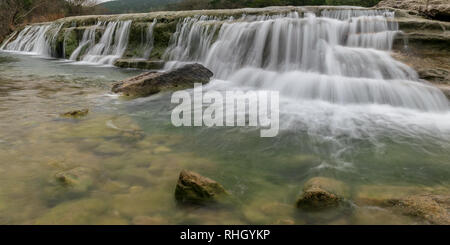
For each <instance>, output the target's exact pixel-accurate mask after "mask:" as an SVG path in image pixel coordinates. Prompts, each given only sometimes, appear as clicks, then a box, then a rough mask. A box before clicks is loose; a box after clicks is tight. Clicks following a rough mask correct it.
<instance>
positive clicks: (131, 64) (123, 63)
mask: <svg viewBox="0 0 450 245" xmlns="http://www.w3.org/2000/svg"><path fill="white" fill-rule="evenodd" d="M164 64H165V62H164V61H150V60H140V59H118V60H116V61H115V62H114V65H115V66H117V67H120V68H137V69H143V70H160V69H162V68H164Z"/></svg>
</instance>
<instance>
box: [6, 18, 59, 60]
mask: <svg viewBox="0 0 450 245" xmlns="http://www.w3.org/2000/svg"><path fill="white" fill-rule="evenodd" d="M61 28H62V24H60V25H55V24H48V25H37V26H26V27H25V28H24V29H23V30H22V31H21V32H20V33H19V34H18V35H17V37H16V39H15V40H13V41H11V42H9V41H10V40H8V41H7V42H6V43H5V44H4V45H3V46H2V48H1V49H2V50H8V51H16V52H23V53H29V54H34V55H41V56H45V57H51V56H52V48H51V47H52V44H54V42H55V41H56V37H57V35H58V32H59V31H60V30H61Z"/></svg>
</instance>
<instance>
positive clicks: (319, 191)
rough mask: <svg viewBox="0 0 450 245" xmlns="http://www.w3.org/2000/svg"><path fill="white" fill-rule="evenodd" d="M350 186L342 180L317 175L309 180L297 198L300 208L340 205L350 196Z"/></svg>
mask: <svg viewBox="0 0 450 245" xmlns="http://www.w3.org/2000/svg"><path fill="white" fill-rule="evenodd" d="M348 191H349V190H348V187H347V186H346V185H345V184H344V183H343V182H341V181H338V180H335V179H331V178H325V177H315V178H312V179H310V180H308V181H307V182H306V183H305V184H304V187H303V193H302V195H301V196H300V197H299V198H298V200H297V207H298V208H308V209H321V208H328V207H335V206H338V205H339V204H340V203H341V202H342V201H343V200H344V199H345V198H346V197H348Z"/></svg>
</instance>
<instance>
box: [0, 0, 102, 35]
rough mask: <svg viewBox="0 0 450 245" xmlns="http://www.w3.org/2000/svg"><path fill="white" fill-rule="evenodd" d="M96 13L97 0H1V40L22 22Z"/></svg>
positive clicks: (97, 10)
mask: <svg viewBox="0 0 450 245" xmlns="http://www.w3.org/2000/svg"><path fill="white" fill-rule="evenodd" d="M95 13H101V10H100V9H99V8H98V7H97V1H96V0H1V1H0V41H2V40H3V38H4V37H5V36H6V35H8V34H9V33H11V32H12V31H14V30H15V29H16V28H17V27H18V26H20V25H22V24H27V23H35V22H44V21H53V20H56V19H59V18H63V17H67V16H76V15H85V14H95Z"/></svg>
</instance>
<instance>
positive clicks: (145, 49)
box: [141, 19, 157, 59]
mask: <svg viewBox="0 0 450 245" xmlns="http://www.w3.org/2000/svg"><path fill="white" fill-rule="evenodd" d="M156 22H157V21H156V19H154V20H153V22H152V23H151V24H149V25H148V27H147V29H146V32H145V38H142V40H143V41H144V42H143V43H142V45H141V46H142V58H143V59H148V58H149V57H150V54H151V52H152V50H153V43H154V36H153V29H154V28H155V25H156Z"/></svg>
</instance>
